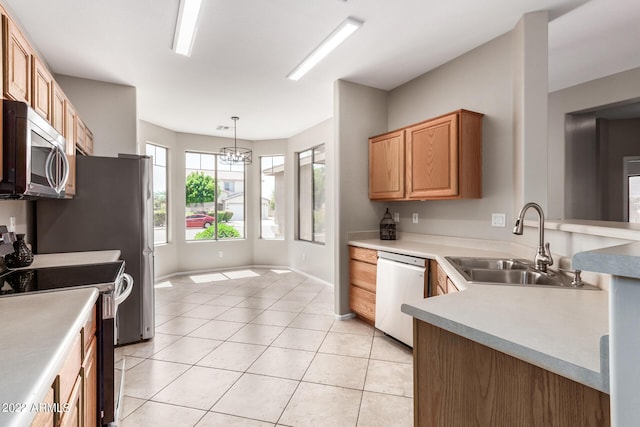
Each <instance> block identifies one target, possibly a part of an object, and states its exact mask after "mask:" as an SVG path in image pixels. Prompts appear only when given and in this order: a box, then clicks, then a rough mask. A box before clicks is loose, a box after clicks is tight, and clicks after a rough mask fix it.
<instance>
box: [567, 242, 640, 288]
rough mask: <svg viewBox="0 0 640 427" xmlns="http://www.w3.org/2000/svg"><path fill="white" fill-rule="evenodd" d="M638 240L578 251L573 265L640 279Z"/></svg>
mask: <svg viewBox="0 0 640 427" xmlns="http://www.w3.org/2000/svg"><path fill="white" fill-rule="evenodd" d="M638 259H640V242H638V243H629V244H626V245H620V246H613V247H610V248H603V249H597V250H593V251H586V252H578V253H577V254H575V255H574V256H573V265H574V266H575V267H576V268H580V269H582V270H587V271H597V272H599V273H607V274H611V275H613V276H624V277H633V278H635V279H640V262H638Z"/></svg>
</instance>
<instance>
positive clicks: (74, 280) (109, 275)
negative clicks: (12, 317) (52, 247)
mask: <svg viewBox="0 0 640 427" xmlns="http://www.w3.org/2000/svg"><path fill="white" fill-rule="evenodd" d="M123 272H124V261H116V262H107V263H102V264H82V265H71V266H64V267H46V268H32V269H24V270H12V271H9V272H7V273H5V274H3V275H1V276H0V296H10V295H19V294H24V293H27V292H47V291H56V290H62V289H65V288H71V287H80V286H99V285H102V287H105V288H109V287H110V288H111V289H113V286H114V283H115V282H116V280H118V278H119V276H121V275H122V273H123ZM99 287H100V286H99Z"/></svg>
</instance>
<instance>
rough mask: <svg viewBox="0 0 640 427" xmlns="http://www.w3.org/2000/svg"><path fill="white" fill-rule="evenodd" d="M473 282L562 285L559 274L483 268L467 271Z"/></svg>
mask: <svg viewBox="0 0 640 427" xmlns="http://www.w3.org/2000/svg"><path fill="white" fill-rule="evenodd" d="M467 274H468V276H469V279H470V280H471V281H472V282H486V283H504V284H510V285H545V286H562V282H561V281H559V280H558V278H557V276H549V275H547V274H544V273H539V272H537V271H531V270H483V269H470V270H468V272H467Z"/></svg>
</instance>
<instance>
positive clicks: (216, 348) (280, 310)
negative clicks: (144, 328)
mask: <svg viewBox="0 0 640 427" xmlns="http://www.w3.org/2000/svg"><path fill="white" fill-rule="evenodd" d="M123 359H124V362H125V388H124V393H125V397H124V402H123V408H122V410H121V414H120V415H121V420H122V421H121V425H122V426H124V427H131V426H158V427H162V426H170V427H176V426H198V427H206V426H274V425H278V426H322V427H324V426H385V427H387V426H411V425H413V364H412V362H413V359H412V354H411V350H410V349H409V348H408V347H406V346H404V345H402V344H399V343H398V342H396V341H395V340H393V339H391V338H388V337H386V336H384V335H383V334H381V333H380V332H379V331H376V330H375V329H374V328H373V327H371V326H369V325H367V324H366V323H363V322H361V321H359V320H356V319H350V320H345V321H340V320H335V318H334V315H333V289H332V288H331V287H329V286H326V285H324V284H323V283H320V282H318V281H316V280H313V279H309V278H307V277H305V276H303V275H300V274H298V273H295V272H291V271H286V270H267V269H238V270H233V271H228V272H222V273H212V274H200V275H191V276H181V277H176V278H172V279H171V280H170V281H165V282H162V283H158V284H156V336H155V338H154V339H153V340H151V341H148V342H144V343H138V344H133V345H129V346H124V347H120V348H117V349H116V365H118V366H122V365H121V364H122V360H123ZM119 373H120V372H117V374H119Z"/></svg>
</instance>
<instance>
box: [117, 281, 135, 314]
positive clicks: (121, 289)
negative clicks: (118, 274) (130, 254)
mask: <svg viewBox="0 0 640 427" xmlns="http://www.w3.org/2000/svg"><path fill="white" fill-rule="evenodd" d="M132 290H133V277H132V276H131V275H130V274H128V273H124V274H123V275H122V280H121V282H120V285H119V286H117V287H116V292H115V295H114V300H115V305H116V307H118V306H119V305H120V304H122V302H123V301H124V300H126V299H127V298H128V297H129V295H131V291H132Z"/></svg>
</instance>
